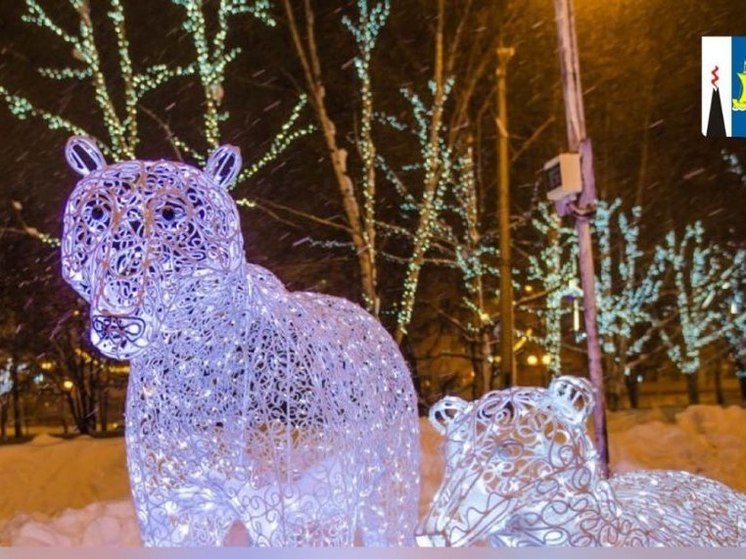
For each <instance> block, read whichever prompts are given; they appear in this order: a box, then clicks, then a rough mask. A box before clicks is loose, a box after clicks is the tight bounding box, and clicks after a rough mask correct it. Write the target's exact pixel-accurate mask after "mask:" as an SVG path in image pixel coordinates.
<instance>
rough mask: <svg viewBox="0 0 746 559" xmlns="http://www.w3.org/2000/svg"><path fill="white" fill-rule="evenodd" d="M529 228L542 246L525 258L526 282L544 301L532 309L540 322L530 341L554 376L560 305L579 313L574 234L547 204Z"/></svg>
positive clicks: (564, 310) (562, 310)
mask: <svg viewBox="0 0 746 559" xmlns="http://www.w3.org/2000/svg"><path fill="white" fill-rule="evenodd" d="M531 224H532V226H533V227H534V229H535V230H536V231H537V233H538V234H539V235H540V238H541V239H542V241H540V242H542V244H543V246H542V248H541V250H540V251H539V252H538V254H530V255H529V257H528V262H529V270H528V279H529V281H531V282H535V283H537V284H539V285H541V290H540V292H539V293H538V294H537V295H543V298H544V303H543V306H541V307H539V308H538V309H535V312H536V314H537V315H538V316H539V317H540V318H541V323H542V330H543V336H537V335H534V336H533V337H532V339H533V341H535V342H537V343H538V344H539V345H540V346H541V347H542V348H543V349H544V351H545V352H546V355H548V360H549V361H548V364H547V368H548V370H549V372H550V373H551V374H553V375H557V374H559V373H560V372H561V369H562V361H561V352H562V317H563V316H564V315H565V314H567V312H568V308H567V305H565V304H563V301H564V300H565V299H566V298H569V299H571V301H572V304H573V313H579V307H578V305H579V301H578V297H579V296H581V294H582V292H580V291H579V288H578V264H577V259H578V248H577V241H576V236H575V230H574V229H573V228H572V227H567V226H564V225H563V224H562V221H561V219H560V217H559V216H558V215H557V214H556V213H555V212H554V210H553V208H552V207H551V204H548V203H543V204H539V205H538V210H537V214H536V216H535V217H534V219H533V220H532V221H531ZM578 320H579V314H578V318H575V317H573V321H574V322H573V324H576V323H577V328H579V322H577V321H578ZM577 328H576V330H577Z"/></svg>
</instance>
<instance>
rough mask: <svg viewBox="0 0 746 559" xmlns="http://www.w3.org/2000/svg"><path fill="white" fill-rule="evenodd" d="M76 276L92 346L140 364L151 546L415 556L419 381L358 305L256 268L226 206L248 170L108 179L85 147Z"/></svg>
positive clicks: (78, 156) (83, 142) (144, 513)
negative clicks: (236, 545)
mask: <svg viewBox="0 0 746 559" xmlns="http://www.w3.org/2000/svg"><path fill="white" fill-rule="evenodd" d="M66 156H67V160H68V163H69V164H70V166H71V167H72V168H73V169H74V170H75V171H77V172H78V173H79V174H81V175H82V178H81V179H80V181H79V182H78V184H77V185H76V187H75V189H74V191H73V193H72V194H71V195H70V197H69V199H68V202H67V205H66V208H65V217H64V234H63V240H62V271H63V277H64V278H65V279H66V281H68V283H70V284H71V285H72V287H73V288H74V289H75V290H76V291H77V293H78V294H79V295H80V296H81V297H83V298H84V299H85V300H86V301H88V302H89V303H90V304H91V312H90V335H91V341H92V342H93V343H94V345H95V346H96V347H97V348H98V350H99V351H101V352H102V353H104V354H105V355H107V356H108V357H111V358H115V359H121V360H129V361H130V362H131V373H130V377H129V384H128V389H127V410H126V430H125V433H126V444H127V460H128V468H129V473H130V484H131V486H132V490H133V496H134V501H135V508H136V510H137V515H138V520H139V522H140V529H141V535H142V539H143V541H144V543H145V544H146V545H151V546H153V545H160V546H175V545H220V544H222V543H223V541H224V538H225V537H226V534H227V533H228V531H229V529H231V527H232V526H233V525H234V523H238V524H239V525H242V526H244V527H245V531H246V533H247V535H248V538H249V543H251V544H253V545H257V546H311V545H317V546H319V545H336V546H341V545H352V544H354V543H359V544H363V545H411V544H412V543H413V536H414V525H415V522H416V515H417V499H418V495H419V442H418V441H419V423H418V419H417V408H416V396H415V392H414V387H413V385H412V379H411V376H410V373H409V370H408V369H407V366H406V363H405V362H404V359H403V357H402V355H401V352H400V351H399V349H398V347H397V345H396V344H395V342H394V341H393V339H392V338H391V336H390V335H389V334H388V333H387V332H386V331H385V330H384V329H383V327H382V326H381V324H380V323H379V322H378V321H377V320H376V319H375V318H374V317H373V316H371V315H370V314H368V313H366V312H365V311H364V310H363V309H361V308H360V307H358V306H356V305H354V304H353V303H350V302H349V301H346V300H343V299H339V298H335V297H331V296H326V295H319V294H314V293H291V292H288V291H286V289H285V287H284V286H283V285H282V283H281V282H280V280H278V279H277V278H276V277H275V276H273V275H272V274H271V273H270V272H269V271H268V270H266V269H264V268H261V267H259V266H255V265H251V264H248V263H247V262H246V260H245V255H244V246H243V237H242V234H241V227H240V223H239V218H238V211H237V208H236V205H235V202H234V201H233V199H232V198H231V196H230V195H229V194H228V192H227V188H228V185H230V183H231V182H233V181H234V180H235V179H236V177H237V176H238V173H239V169H240V165H241V158H240V153H239V151H238V150H237V149H236V148H235V147H233V146H221V147H219V148H218V149H216V150H215V152H213V154H212V155H211V156H210V158H209V159H208V161H207V165H206V167H205V169H204V171H202V170H199V169H196V168H195V167H192V166H189V165H186V164H183V163H180V162H172V161H165V160H159V161H125V162H121V163H114V164H111V165H107V164H106V162H105V159H104V156H103V154H102V153H101V152H100V151H99V150H98V148H97V147H96V146H95V144H94V143H92V142H91V141H90V140H89V139H86V138H78V137H75V138H71V139H70V141H69V142H68V146H67V149H66Z"/></svg>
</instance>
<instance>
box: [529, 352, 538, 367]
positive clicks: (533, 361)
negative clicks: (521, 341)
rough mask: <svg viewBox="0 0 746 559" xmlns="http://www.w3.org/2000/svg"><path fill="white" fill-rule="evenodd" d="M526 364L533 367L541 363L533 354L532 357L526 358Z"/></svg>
mask: <svg viewBox="0 0 746 559" xmlns="http://www.w3.org/2000/svg"><path fill="white" fill-rule="evenodd" d="M526 363H528V364H529V365H531V366H532V367H533V366H534V365H537V364H538V363H539V358H538V357H536V355H534V354H533V353H532V354H531V355H529V356H528V357H526Z"/></svg>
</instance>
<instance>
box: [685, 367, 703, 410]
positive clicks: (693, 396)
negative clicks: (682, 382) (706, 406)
mask: <svg viewBox="0 0 746 559" xmlns="http://www.w3.org/2000/svg"><path fill="white" fill-rule="evenodd" d="M684 376H686V390H687V394H688V395H689V405H694V404H699V387H698V386H697V373H693V374H687V375H684Z"/></svg>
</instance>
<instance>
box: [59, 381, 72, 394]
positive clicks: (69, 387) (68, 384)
mask: <svg viewBox="0 0 746 559" xmlns="http://www.w3.org/2000/svg"><path fill="white" fill-rule="evenodd" d="M62 388H64V389H65V391H66V392H70V391H71V390H72V389H73V381H71V380H66V381H65V382H63V383H62Z"/></svg>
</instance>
